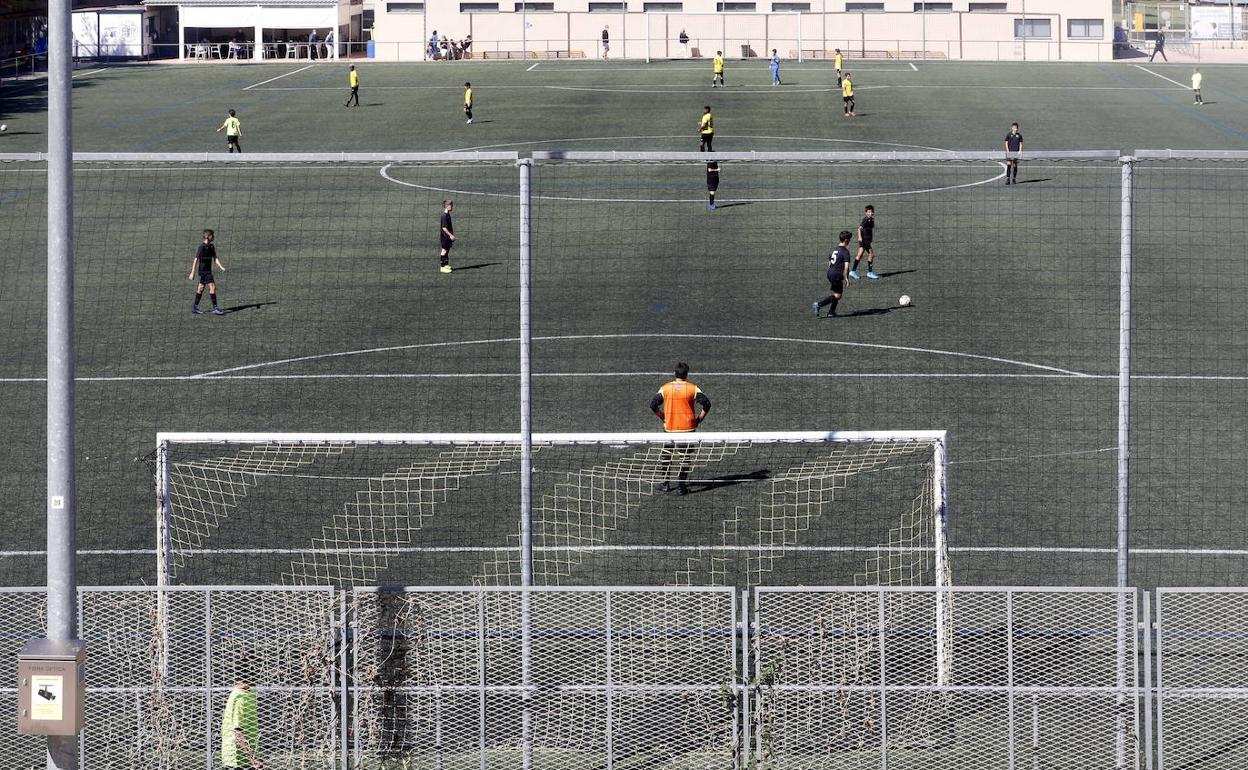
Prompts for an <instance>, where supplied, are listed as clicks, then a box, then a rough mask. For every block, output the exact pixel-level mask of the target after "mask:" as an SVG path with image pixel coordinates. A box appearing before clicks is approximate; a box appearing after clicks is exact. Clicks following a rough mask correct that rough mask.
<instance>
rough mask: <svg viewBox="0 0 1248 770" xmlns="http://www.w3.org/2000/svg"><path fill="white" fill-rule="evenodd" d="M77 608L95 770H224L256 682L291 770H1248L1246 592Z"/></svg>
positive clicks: (17, 745)
mask: <svg viewBox="0 0 1248 770" xmlns="http://www.w3.org/2000/svg"><path fill="white" fill-rule="evenodd" d="M942 593H943V594H944V595H945V596H946V597H948V598H949V600H950V602H951V604H952V606H953V608H954V615H953V618H952V620H951V621H950V623H949V625H948V627H947V629H940V628H938V625H937V623H936V618H937V617H938V614H937V613H936V612H935V611H934V602H935V601H936V600H937V598H939V597H938V594H942ZM43 596H44V593H43V590H42V589H35V588H20V589H7V590H2V591H0V631H3V635H2V639H3V641H2V642H0V644H3V647H4V650H5V652H6V653H7V655H6V657H7V658H8V659H9V660H10V661H11V660H12V659H13V658H14V657H15V656H16V654H17V651H18V650H19V649H20V647H21V645H22V643H23V642H24V641H25V640H26V639H29V638H32V637H34V636H37V635H39V634H40V633H41V631H42V613H43V610H42V607H43ZM79 596H80V605H81V608H82V609H81V614H82V619H81V622H82V629H83V631H82V633H83V636H84V638H85V639H86V640H87V642H88V658H87V660H88V664H87V665H88V673H87V682H88V693H87V705H86V713H87V725H86V728H85V729H84V731H83V736H82V738H83V740H82V741H81V746H82V748H81V752H82V756H81V766H82V767H83V768H84V770H97V769H100V768H115V767H211V766H215V762H216V760H217V752H218V751H219V749H220V722H219V719H220V712H221V709H222V707H223V706H224V703H225V699H226V697H227V695H228V693H229V691H230V690H231V688H232V687H233V686H234V685H235V683H236V682H237V681H238V680H240V679H250V680H252V681H253V682H254V686H255V688H256V691H257V697H258V703H259V712H258V714H259V718H258V721H259V725H260V727H259V730H260V732H259V742H260V746H261V751H262V754H263V755H264V757H265V762H266V766H267V767H274V768H296V767H298V768H382V767H397V766H403V767H407V766H416V765H419V766H423V767H439V768H446V767H494V766H499V765H501V764H515V765H520V764H522V763H523V762H528V763H530V764H532V763H540V764H543V765H551V764H558V765H559V766H561V767H568V768H590V767H594V768H602V767H620V766H623V765H626V764H631V763H633V762H636V761H638V760H639V759H640V758H645V759H646V761H647V762H648V763H654V764H667V763H671V764H682V765H689V766H694V765H696V766H716V767H737V768H742V767H748V766H755V765H758V764H762V765H782V766H785V767H798V768H803V767H828V766H875V767H883V768H888V767H933V768H934V767H953V766H959V763H971V764H973V765H974V766H984V767H987V766H991V767H1019V766H1043V767H1070V768H1075V767H1117V768H1127V767H1141V766H1147V767H1150V768H1152V767H1157V768H1162V769H1163V770H1164V769H1166V768H1184V767H1196V766H1209V767H1231V766H1234V765H1231V764H1225V760H1224V759H1223V758H1225V757H1233V756H1237V755H1238V752H1242V737H1241V736H1240V733H1242V725H1243V716H1244V713H1245V709H1248V682H1245V680H1244V676H1243V663H1242V661H1243V659H1244V657H1245V654H1246V653H1248V591H1245V590H1244V589H1173V588H1161V589H1158V590H1157V592H1156V594H1155V598H1154V596H1153V595H1144V596H1143V597H1142V598H1143V599H1144V601H1143V605H1142V606H1143V608H1144V609H1143V613H1142V614H1141V612H1140V610H1139V607H1140V606H1141V605H1140V599H1141V597H1140V595H1139V594H1137V592H1135V591H1134V590H1131V589H1127V590H1119V589H1067V588H956V589H949V590H946V591H944V592H939V591H937V590H936V589H879V588H825V587H819V588H775V589H758V590H756V591H755V592H754V593H753V594H752V595H748V594H736V593H735V592H734V591H733V590H731V589H715V588H711V589H703V588H696V589H687V588H686V589H681V588H662V587H643V588H636V587H610V588H598V589H564V588H560V589H531V590H528V591H525V590H522V589H505V588H504V589H499V588H471V587H468V588H394V589H391V588H386V589H382V588H370V589H357V590H355V591H354V592H350V593H347V592H336V591H334V590H332V589H328V588H303V589H294V588H275V587H230V588H212V587H194V588H168V589H155V588H83V589H81V591H80V595H79ZM747 599H748V601H747ZM1153 606H1155V608H1156V614H1155V617H1154V616H1153V615H1152V612H1151V609H1152V607H1153ZM1124 607H1125V608H1126V610H1125V611H1126V616H1125V617H1126V618H1127V624H1125V625H1124V624H1123V623H1122V622H1121V621H1122V617H1123V615H1122V613H1123V611H1124ZM1141 621H1142V622H1141ZM1137 629H1142V630H1143V633H1142V634H1137ZM943 632H947V633H948V635H949V638H950V640H951V648H950V650H949V651H948V653H947V657H945V658H943V659H942V657H941V655H940V653H939V652H938V651H939V650H940V645H937V644H935V640H936V638H937V635H938V634H939V633H943ZM16 698H17V695H16V689H15V688H13V687H12V686H9V687H5V688H0V705H4V704H7V706H8V707H9V708H10V709H14V708H16V707H17V703H16ZM1154 704H1155V706H1154ZM1154 724H1155V725H1156V730H1155V738H1154V733H1153V731H1152V726H1153V725H1154ZM14 729H15V725H14V723H13V721H12V720H9V721H8V722H6V723H5V725H4V726H3V727H0V754H2V755H3V756H4V757H5V764H6V766H9V767H28V766H29V767H34V766H38V765H39V764H40V763H41V762H42V757H43V754H42V751H43V746H42V741H40V740H39V739H36V738H32V737H27V736H18V735H16V734H15V732H14ZM1202 763H1209V764H1202ZM962 766H970V765H962Z"/></svg>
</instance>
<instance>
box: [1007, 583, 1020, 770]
mask: <svg viewBox="0 0 1248 770" xmlns="http://www.w3.org/2000/svg"><path fill="white" fill-rule="evenodd" d="M1005 685H1006V695H1005V711H1006V718H1007V720H1008V724H1007V725H1006V736H1007V737H1006V740H1007V742H1008V743H1009V746H1008V748H1007V750H1006V756H1007V767H1008V768H1009V770H1014V767H1015V763H1016V761H1017V751H1018V750H1017V744H1018V741H1017V737H1016V736H1015V732H1014V701H1015V693H1014V592H1013V591H1010V590H1008V589H1007V590H1006V592H1005Z"/></svg>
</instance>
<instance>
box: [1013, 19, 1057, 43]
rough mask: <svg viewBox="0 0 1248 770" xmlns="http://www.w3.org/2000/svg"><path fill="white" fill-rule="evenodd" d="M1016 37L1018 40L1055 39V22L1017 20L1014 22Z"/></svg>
mask: <svg viewBox="0 0 1248 770" xmlns="http://www.w3.org/2000/svg"><path fill="white" fill-rule="evenodd" d="M1014 37H1015V38H1016V39H1020V40H1021V39H1022V38H1028V37H1041V38H1052V37H1053V20H1052V19H1015V20H1014Z"/></svg>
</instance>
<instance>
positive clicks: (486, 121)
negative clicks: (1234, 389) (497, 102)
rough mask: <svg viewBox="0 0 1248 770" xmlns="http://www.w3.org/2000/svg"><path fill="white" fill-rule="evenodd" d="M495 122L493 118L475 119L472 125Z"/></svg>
mask: <svg viewBox="0 0 1248 770" xmlns="http://www.w3.org/2000/svg"><path fill="white" fill-rule="evenodd" d="M493 122H494V121H492V120H474V121H472V125H474V126H476V125H479V124H481V123H493Z"/></svg>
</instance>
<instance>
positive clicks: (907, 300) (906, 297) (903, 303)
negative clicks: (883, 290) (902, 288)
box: [897, 294, 910, 307]
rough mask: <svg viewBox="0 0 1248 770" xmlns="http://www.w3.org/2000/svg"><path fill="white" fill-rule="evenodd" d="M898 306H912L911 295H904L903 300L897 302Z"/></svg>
mask: <svg viewBox="0 0 1248 770" xmlns="http://www.w3.org/2000/svg"><path fill="white" fill-rule="evenodd" d="M897 304H899V305H901V306H902V307H905V306H907V305H909V304H910V295H909V294H902V295H901V299H899V300H897Z"/></svg>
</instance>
